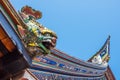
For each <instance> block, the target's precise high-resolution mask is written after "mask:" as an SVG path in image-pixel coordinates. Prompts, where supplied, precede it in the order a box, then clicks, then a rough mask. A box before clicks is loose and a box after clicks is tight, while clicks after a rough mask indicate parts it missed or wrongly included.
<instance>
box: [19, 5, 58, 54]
mask: <svg viewBox="0 0 120 80" xmlns="http://www.w3.org/2000/svg"><path fill="white" fill-rule="evenodd" d="M19 14H20V17H21V18H22V20H23V22H24V23H25V26H24V27H22V26H20V25H18V26H17V30H18V32H19V34H20V36H21V39H22V40H23V43H24V44H25V47H26V48H27V49H28V51H29V52H30V53H32V55H36V54H37V53H39V54H40V53H43V54H49V53H50V50H51V49H53V48H54V47H55V46H56V40H57V36H56V34H55V33H54V32H53V31H51V30H50V29H48V28H46V27H44V26H43V25H41V24H40V23H38V22H37V21H36V20H37V19H40V18H41V17H42V13H41V12H40V11H37V10H34V9H32V8H31V7H29V6H25V7H23V8H22V9H21V11H19Z"/></svg>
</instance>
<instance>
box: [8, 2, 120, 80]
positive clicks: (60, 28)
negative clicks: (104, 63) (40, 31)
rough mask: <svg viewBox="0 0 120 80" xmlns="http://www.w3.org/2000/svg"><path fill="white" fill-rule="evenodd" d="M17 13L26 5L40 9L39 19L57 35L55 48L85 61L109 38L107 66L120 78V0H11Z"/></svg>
mask: <svg viewBox="0 0 120 80" xmlns="http://www.w3.org/2000/svg"><path fill="white" fill-rule="evenodd" d="M10 1H11V3H12V4H13V6H14V8H15V9H16V10H17V11H18V10H20V9H21V7H22V6H25V5H29V6H31V7H33V8H34V9H36V10H40V11H41V12H42V14H43V17H42V18H41V19H40V20H38V21H39V22H40V23H42V24H43V25H44V26H46V27H48V28H49V29H51V30H53V31H54V32H56V34H57V35H58V40H57V46H56V48H57V49H59V50H61V51H63V52H65V53H67V54H69V55H71V56H73V57H76V58H78V59H82V60H88V59H89V58H90V57H91V56H92V55H93V54H95V53H96V52H97V51H98V50H99V49H100V48H101V47H102V45H103V44H104V42H105V40H106V39H107V37H108V35H111V46H110V49H111V50H110V54H111V59H110V62H109V65H110V67H111V69H112V71H113V73H114V75H115V77H116V79H117V80H119V79H120V70H119V68H120V64H119V61H120V49H119V48H120V36H119V35H120V0H10Z"/></svg>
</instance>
